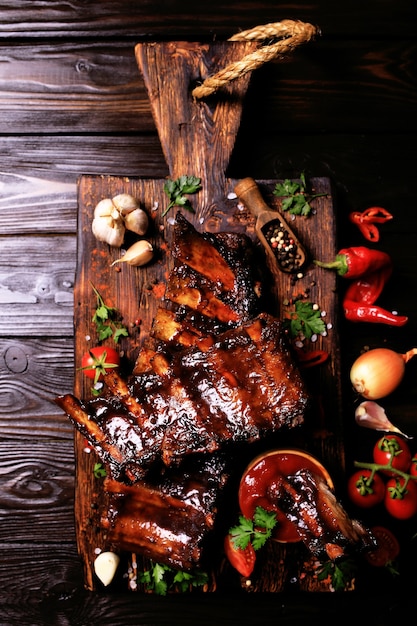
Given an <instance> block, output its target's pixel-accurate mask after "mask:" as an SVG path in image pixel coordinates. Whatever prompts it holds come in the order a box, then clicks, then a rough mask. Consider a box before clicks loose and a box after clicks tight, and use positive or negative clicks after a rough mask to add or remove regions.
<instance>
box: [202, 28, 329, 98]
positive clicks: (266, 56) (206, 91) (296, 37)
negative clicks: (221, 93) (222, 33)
mask: <svg viewBox="0 0 417 626" xmlns="http://www.w3.org/2000/svg"><path fill="white" fill-rule="evenodd" d="M319 32H320V31H319V29H318V28H317V27H316V26H313V25H312V24H308V23H307V22H300V21H298V20H282V21H281V22H272V23H270V24H265V25H263V26H256V27H255V28H252V29H250V30H245V31H242V32H240V33H237V34H236V35H233V36H232V37H230V38H229V39H228V41H253V40H259V41H263V40H265V39H276V38H278V37H281V38H283V39H280V40H279V41H276V42H275V43H271V44H269V45H264V46H262V47H260V48H259V49H258V50H256V51H255V52H252V53H250V54H248V55H246V56H245V57H243V59H241V60H240V61H235V62H234V63H230V65H228V66H227V67H225V68H224V69H222V70H220V71H219V72H217V74H214V76H209V77H208V78H206V80H205V81H204V83H202V84H201V85H199V86H198V87H196V88H195V89H194V90H193V92H192V95H193V96H194V98H206V97H207V96H210V95H211V94H212V93H214V92H215V91H217V90H218V89H220V88H221V87H223V86H224V85H226V84H227V83H228V82H230V81H232V80H235V79H236V78H239V77H240V76H243V75H244V74H246V73H247V72H252V71H253V70H256V69H258V67H260V66H261V65H263V64H264V63H267V62H268V61H272V59H275V58H276V57H278V56H283V55H285V54H287V53H288V52H292V51H293V50H294V49H295V48H296V47H297V46H299V45H301V44H303V43H307V42H308V41H310V40H311V39H312V38H313V37H314V36H315V35H317V34H319Z"/></svg>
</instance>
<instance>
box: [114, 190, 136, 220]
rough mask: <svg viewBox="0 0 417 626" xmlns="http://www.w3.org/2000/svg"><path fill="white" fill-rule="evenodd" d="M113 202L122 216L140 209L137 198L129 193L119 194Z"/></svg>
mask: <svg viewBox="0 0 417 626" xmlns="http://www.w3.org/2000/svg"><path fill="white" fill-rule="evenodd" d="M112 202H113V204H114V206H115V207H116V209H117V210H118V211H119V213H120V215H127V214H129V213H131V212H132V211H134V210H135V209H138V208H139V204H138V201H137V200H136V198H134V197H133V196H131V195H130V194H128V193H119V194H118V195H117V196H114V198H112Z"/></svg>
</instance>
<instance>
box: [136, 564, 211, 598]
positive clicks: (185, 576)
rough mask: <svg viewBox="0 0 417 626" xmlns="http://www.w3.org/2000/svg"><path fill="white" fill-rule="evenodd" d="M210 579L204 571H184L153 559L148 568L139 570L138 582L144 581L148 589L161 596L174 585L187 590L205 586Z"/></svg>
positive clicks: (181, 589)
mask: <svg viewBox="0 0 417 626" xmlns="http://www.w3.org/2000/svg"><path fill="white" fill-rule="evenodd" d="M208 579H209V578H208V574H207V573H206V572H203V571H196V572H184V571H181V570H175V569H173V568H172V567H169V565H165V564H163V563H155V562H153V561H150V564H149V567H148V568H147V569H145V570H144V571H142V572H138V582H140V583H142V584H143V585H144V586H145V588H146V590H147V591H153V592H154V593H156V594H157V595H160V596H165V595H166V594H167V592H168V591H169V590H170V589H173V588H174V587H175V588H176V589H178V590H179V591H182V592H185V591H189V590H190V588H192V587H201V586H204V585H206V584H207V583H208Z"/></svg>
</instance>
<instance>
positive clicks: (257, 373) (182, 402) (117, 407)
mask: <svg viewBox="0 0 417 626" xmlns="http://www.w3.org/2000/svg"><path fill="white" fill-rule="evenodd" d="M150 364H151V365H152V367H153V371H152V372H149V371H147V372H144V373H143V374H137V375H135V376H132V377H131V379H130V380H129V381H128V382H124V381H123V380H122V379H121V378H120V376H119V375H118V374H117V373H116V372H115V371H114V370H110V371H109V372H108V373H107V374H106V375H105V382H106V384H107V387H108V390H109V394H108V395H106V396H103V397H100V398H98V399H93V400H90V401H89V402H87V403H85V404H82V403H81V402H79V401H77V400H76V399H75V398H74V397H73V396H71V395H67V396H62V397H60V398H58V399H57V403H58V404H59V406H60V407H61V408H62V409H63V410H64V411H65V412H66V413H67V415H68V416H69V417H70V419H71V420H72V421H73V423H74V425H75V426H76V428H78V430H80V432H81V433H82V434H83V435H84V436H85V437H86V438H87V439H88V440H89V442H90V444H91V445H92V446H93V447H94V448H95V449H96V450H97V453H98V455H99V456H100V457H101V458H102V460H103V461H104V462H105V463H107V464H109V465H110V467H111V471H112V475H113V477H114V478H116V479H121V480H126V479H127V480H128V481H134V480H136V479H138V478H141V477H143V476H144V475H145V474H146V472H147V470H148V469H149V468H150V467H152V465H154V464H161V463H162V465H165V466H171V465H178V464H179V463H180V462H181V461H182V460H183V459H184V458H185V457H187V456H188V455H190V454H201V453H207V452H214V451H216V450H219V449H221V448H223V447H224V446H225V445H228V444H230V443H231V442H234V443H242V442H253V441H256V440H258V439H260V438H261V437H263V436H264V435H265V434H267V433H268V432H276V431H278V430H280V429H282V428H291V427H294V426H296V425H298V424H300V423H301V422H302V420H303V414H304V412H305V409H306V406H307V403H308V396H307V394H306V392H305V389H304V384H303V382H302V379H301V377H300V375H299V373H298V370H297V369H296V367H295V366H294V364H293V361H292V359H291V355H290V353H289V351H288V349H287V348H286V346H285V338H284V336H283V333H282V329H281V324H280V322H279V321H278V320H276V319H275V318H272V317H271V316H269V315H266V314H264V315H261V316H259V317H257V318H256V319H255V320H253V321H252V322H249V323H248V324H245V325H243V326H240V327H238V328H235V329H232V330H229V331H227V332H226V333H224V334H223V335H220V336H219V337H218V338H217V340H216V341H215V342H214V343H213V345H212V346H210V347H208V348H205V349H202V348H201V347H198V346H192V347H191V348H189V349H187V350H183V351H179V352H174V353H173V354H172V355H166V354H163V353H161V352H157V353H155V355H154V356H153V357H151V359H150Z"/></svg>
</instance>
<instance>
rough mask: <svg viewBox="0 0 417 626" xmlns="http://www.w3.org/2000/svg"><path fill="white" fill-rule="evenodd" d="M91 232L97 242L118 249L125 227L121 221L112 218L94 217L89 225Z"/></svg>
mask: <svg viewBox="0 0 417 626" xmlns="http://www.w3.org/2000/svg"><path fill="white" fill-rule="evenodd" d="M91 230H92V231H93V235H94V237H95V238H96V239H97V240H98V241H103V242H104V243H107V244H109V246H112V247H114V248H120V246H121V245H122V243H123V239H124V236H125V227H124V225H123V222H122V220H121V219H120V218H119V219H116V220H115V219H114V218H113V217H112V216H107V217H104V216H102V217H95V218H94V219H93V221H92V224H91Z"/></svg>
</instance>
